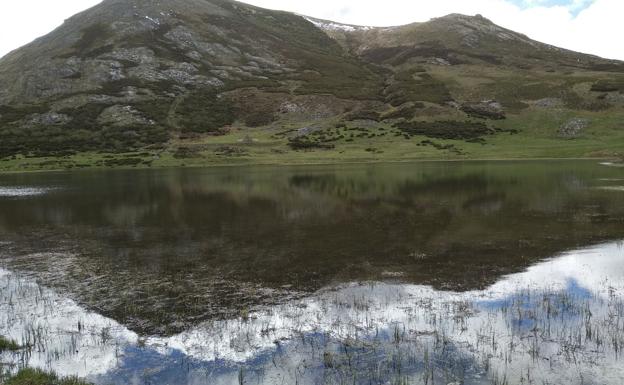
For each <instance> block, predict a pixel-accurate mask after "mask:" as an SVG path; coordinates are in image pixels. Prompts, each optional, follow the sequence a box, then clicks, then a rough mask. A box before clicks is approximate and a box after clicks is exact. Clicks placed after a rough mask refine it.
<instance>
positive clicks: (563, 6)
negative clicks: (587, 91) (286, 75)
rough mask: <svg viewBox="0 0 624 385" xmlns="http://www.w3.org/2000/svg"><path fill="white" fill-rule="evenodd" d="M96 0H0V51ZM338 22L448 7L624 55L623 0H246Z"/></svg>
mask: <svg viewBox="0 0 624 385" xmlns="http://www.w3.org/2000/svg"><path fill="white" fill-rule="evenodd" d="M99 2H100V0H55V1H50V0H19V1H7V0H1V1H0V56H4V55H5V54H6V53H8V52H9V51H11V50H13V49H15V48H18V47H20V46H22V45H24V44H26V43H28V42H30V41H32V40H33V39H35V38H37V37H38V36H41V35H44V34H46V33H47V32H49V31H51V30H52V29H54V28H55V27H57V26H59V25H60V24H62V22H63V20H65V19H66V18H68V17H70V16H71V15H73V14H75V13H77V12H80V11H81V10H84V9H86V8H89V7H91V6H93V5H95V4H97V3H99ZM245 2H247V3H250V4H254V5H257V6H260V7H265V8H272V9H281V10H286V11H291V12H296V13H300V14H304V15H308V16H313V17H317V18H322V19H328V20H333V21H337V22H342V23H349V24H358V25H371V26H391V25H401V24H407V23H411V22H416V21H426V20H429V19H431V18H433V17H438V16H444V15H446V14H449V13H463V14H467V15H476V14H481V15H483V16H485V17H487V18H489V19H490V20H492V21H493V22H495V23H496V24H499V25H501V26H503V27H506V28H509V29H512V30H514V31H517V32H521V33H524V34H526V35H528V36H529V37H530V38H532V39H535V40H539V41H542V42H544V43H548V44H552V45H556V46H559V47H563V48H568V49H572V50H575V51H580V52H585V53H591V54H595V55H599V56H602V57H606V58H611V59H620V60H624V43H623V42H622V38H623V37H624V28H623V27H622V15H624V0H383V1H380V0H314V1H310V0H246V1H245Z"/></svg>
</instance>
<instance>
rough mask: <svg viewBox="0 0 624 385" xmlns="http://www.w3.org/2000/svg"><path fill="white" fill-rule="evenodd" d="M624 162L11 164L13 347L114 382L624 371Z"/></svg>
mask: <svg viewBox="0 0 624 385" xmlns="http://www.w3.org/2000/svg"><path fill="white" fill-rule="evenodd" d="M623 186H624V169H622V168H617V167H607V166H604V165H600V164H597V163H595V162H498V163H494V162H470V163H418V164H379V165H349V166H322V167H321V166H318V167H293V168H276V167H253V168H223V169H185V170H144V171H138V170H137V171H102V172H88V173H87V172H85V173H53V174H52V173H50V174H27V175H4V176H0V334H1V335H5V336H9V337H12V338H13V339H15V340H17V341H18V342H21V343H22V344H23V345H28V346H30V348H29V349H24V350H23V351H21V352H18V353H4V354H2V355H1V356H0V362H1V363H2V365H3V370H5V371H6V370H9V371H10V370H15V369H16V368H17V367H19V366H20V365H25V364H27V365H30V366H37V367H42V368H46V369H52V370H55V371H57V372H59V373H60V374H63V375H79V376H84V377H87V378H88V379H89V380H91V381H93V382H95V383H98V384H111V383H115V384H117V383H118V384H126V383H137V384H241V383H245V384H421V383H422V384H429V383H434V384H435V383H443V384H449V383H460V384H491V383H496V384H504V383H508V384H530V383H536V384H543V383H548V384H621V383H622V381H624V360H622V358H621V349H622V346H623V345H624V291H623V290H624V246H623V245H622V243H621V241H622V240H624V193H623V191H622V187H623Z"/></svg>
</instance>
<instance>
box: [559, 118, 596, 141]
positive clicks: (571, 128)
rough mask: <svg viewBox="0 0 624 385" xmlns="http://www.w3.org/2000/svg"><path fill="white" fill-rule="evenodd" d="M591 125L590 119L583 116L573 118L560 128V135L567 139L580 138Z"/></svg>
mask: <svg viewBox="0 0 624 385" xmlns="http://www.w3.org/2000/svg"><path fill="white" fill-rule="evenodd" d="M587 126H589V120H588V119H583V118H573V119H570V120H568V121H567V122H565V123H564V124H563V125H562V126H561V127H560V128H559V137H560V138H566V139H573V138H578V137H579V136H581V134H582V133H583V130H585V129H586V128H587Z"/></svg>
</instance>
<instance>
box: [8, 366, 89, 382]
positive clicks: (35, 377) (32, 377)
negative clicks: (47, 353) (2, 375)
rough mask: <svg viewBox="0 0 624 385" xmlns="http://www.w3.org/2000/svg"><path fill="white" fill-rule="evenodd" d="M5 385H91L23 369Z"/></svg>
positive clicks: (69, 378)
mask: <svg viewBox="0 0 624 385" xmlns="http://www.w3.org/2000/svg"><path fill="white" fill-rule="evenodd" d="M4 384H5V385H92V384H91V383H90V382H86V381H83V380H81V379H79V378H78V377H63V378H62V377H59V376H58V375H56V374H55V373H48V372H45V371H43V370H41V369H32V368H25V369H22V370H20V371H19V372H18V373H17V374H16V375H15V376H13V377H10V378H9V379H8V380H6V381H5V382H4Z"/></svg>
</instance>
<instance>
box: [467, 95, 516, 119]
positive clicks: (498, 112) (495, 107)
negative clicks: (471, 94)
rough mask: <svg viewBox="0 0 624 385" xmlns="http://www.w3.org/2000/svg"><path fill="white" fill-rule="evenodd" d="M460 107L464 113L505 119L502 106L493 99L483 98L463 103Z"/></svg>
mask: <svg viewBox="0 0 624 385" xmlns="http://www.w3.org/2000/svg"><path fill="white" fill-rule="evenodd" d="M460 109H461V110H462V111H463V112H465V113H466V114H468V115H470V116H472V117H475V118H482V119H492V120H501V119H505V111H504V110H503V106H502V105H501V104H500V103H499V102H497V101H495V100H483V101H480V102H477V103H464V104H462V105H461V107H460Z"/></svg>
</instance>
